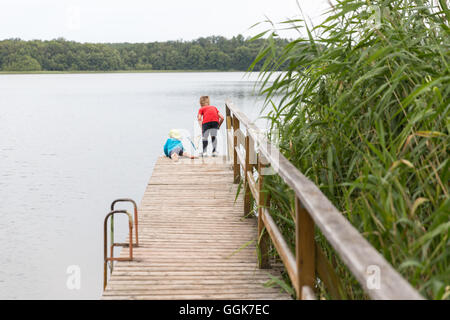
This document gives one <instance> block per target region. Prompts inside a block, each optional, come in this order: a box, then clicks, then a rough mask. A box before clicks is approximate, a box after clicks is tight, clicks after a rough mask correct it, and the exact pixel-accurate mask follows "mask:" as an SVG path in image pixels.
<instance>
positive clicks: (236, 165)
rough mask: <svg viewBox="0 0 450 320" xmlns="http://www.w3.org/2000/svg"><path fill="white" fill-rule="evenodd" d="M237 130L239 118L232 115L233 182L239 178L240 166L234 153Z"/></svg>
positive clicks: (236, 181)
mask: <svg viewBox="0 0 450 320" xmlns="http://www.w3.org/2000/svg"><path fill="white" fill-rule="evenodd" d="M237 130H239V120H238V118H237V117H236V116H234V115H233V151H234V152H233V172H234V183H239V181H240V180H241V166H240V165H239V162H238V155H237V153H236V147H237V146H238V137H237V135H236V131H237Z"/></svg>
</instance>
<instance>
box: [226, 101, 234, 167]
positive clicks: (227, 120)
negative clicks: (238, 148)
mask: <svg viewBox="0 0 450 320" xmlns="http://www.w3.org/2000/svg"><path fill="white" fill-rule="evenodd" d="M225 112H226V115H225V117H226V120H225V121H226V126H227V127H226V129H227V148H228V150H227V153H228V160H230V159H231V155H232V153H233V151H232V150H231V145H232V143H233V142H232V141H230V138H229V133H230V132H231V128H232V123H231V111H230V108H228V105H226V104H225Z"/></svg>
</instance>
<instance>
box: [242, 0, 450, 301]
mask: <svg viewBox="0 0 450 320" xmlns="http://www.w3.org/2000/svg"><path fill="white" fill-rule="evenodd" d="M326 16H327V18H326V20H325V21H324V22H323V23H322V24H320V25H318V26H311V25H310V24H309V23H307V22H305V21H304V20H303V19H295V20H294V19H293V20H289V21H283V22H282V23H280V25H281V26H282V27H279V28H277V27H276V26H277V25H275V24H272V25H271V27H270V29H269V30H267V31H266V32H264V33H261V34H259V35H258V36H256V37H255V39H257V38H261V37H263V36H267V38H266V41H265V45H264V47H263V48H262V49H261V52H260V54H259V55H258V57H257V58H256V60H255V63H256V62H258V61H261V60H262V61H264V65H263V68H262V70H261V72H260V80H261V81H262V85H261V88H260V93H261V94H263V95H264V96H265V97H266V104H265V107H266V108H269V110H268V115H267V118H268V120H269V124H270V133H269V137H270V138H271V139H272V140H273V141H277V143H278V144H279V148H280V150H281V151H282V152H283V154H284V155H285V156H286V157H287V158H288V159H289V160H290V161H291V162H292V163H293V164H295V165H296V166H297V168H298V169H299V170H300V171H302V172H303V173H304V174H305V175H306V176H308V177H309V178H310V179H311V180H312V181H313V182H315V183H316V184H317V185H318V186H319V187H320V189H321V190H322V192H323V193H324V194H325V195H326V196H327V197H328V198H329V199H330V200H331V201H332V202H333V204H334V205H335V206H336V207H337V208H338V209H339V210H340V211H341V212H342V213H343V214H344V215H345V216H346V217H347V218H348V220H349V221H350V222H351V223H352V224H353V226H355V227H356V228H357V229H358V230H359V231H360V233H361V234H362V235H363V236H364V237H365V238H367V240H368V241H369V242H370V243H371V244H372V245H373V246H374V247H375V248H376V249H377V250H378V251H379V252H380V253H381V254H382V255H383V256H384V257H385V258H386V259H387V260H388V261H389V262H390V263H391V264H392V265H393V266H394V268H395V269H396V270H398V271H399V272H400V273H401V274H402V275H403V276H404V277H405V278H406V279H407V280H408V281H409V282H410V283H411V284H412V285H413V286H414V287H415V288H417V290H419V292H420V293H421V294H422V295H424V297H426V298H432V299H448V298H449V297H450V268H449V265H450V259H449V258H450V257H449V256H450V250H449V249H450V240H449V236H448V235H449V227H450V222H449V220H450V219H449V217H450V200H449V178H450V174H449V129H450V121H449V119H450V115H449V108H450V72H449V61H450V28H449V19H450V11H449V8H448V5H447V4H446V1H445V0H440V1H431V0H378V1H363V0H342V1H338V3H337V4H336V5H334V6H333V7H330V10H329V12H327V14H326ZM283 28H284V29H295V30H298V31H299V34H303V35H305V36H301V37H299V38H298V39H295V40H292V41H291V42H290V43H288V44H287V45H286V46H285V47H284V48H283V50H281V51H280V50H278V49H277V48H276V47H275V41H274V40H275V39H277V38H278V37H279V36H278V34H279V33H282V30H281V29H283ZM280 68H282V69H283V70H286V72H284V73H282V74H278V73H276V71H277V70H279V69H280ZM251 69H252V67H250V70H251ZM275 96H277V99H276V100H277V101H278V100H279V98H281V100H280V102H279V103H278V102H277V103H273V102H272V101H273V100H272V98H274V97H275ZM267 181H268V183H267V184H266V187H267V188H268V189H270V191H271V194H272V200H273V204H272V206H271V213H272V215H273V217H274V219H276V221H277V223H278V224H279V226H280V227H281V230H282V232H283V234H284V236H285V237H286V239H287V240H288V241H289V242H290V244H291V245H292V246H293V245H294V241H295V236H294V220H293V212H294V211H293V210H294V201H293V194H292V192H287V191H288V188H287V186H286V185H285V184H284V183H283V182H282V181H281V179H280V178H279V177H276V176H274V177H271V178H270V179H267ZM316 240H317V242H318V243H319V244H320V245H321V247H322V248H323V249H324V251H325V252H326V253H327V255H328V256H329V258H330V259H331V260H334V258H332V257H333V256H334V254H333V250H332V248H331V247H330V246H329V245H328V244H327V242H326V239H325V238H324V237H323V236H322V235H321V234H320V232H319V231H318V230H317V235H316ZM333 263H334V265H335V268H336V270H337V272H338V274H339V277H340V278H341V279H342V281H343V283H344V287H345V288H344V289H345V296H346V297H347V298H366V296H365V295H364V294H363V292H362V290H361V288H360V286H359V285H358V284H357V282H356V280H355V279H354V278H353V277H352V276H351V274H350V273H349V271H348V270H347V269H346V268H345V266H344V265H343V263H342V262H341V261H339V259H337V260H335V261H333ZM286 279H287V278H286V277H285V280H286ZM286 282H288V281H286ZM316 290H317V291H318V293H319V294H320V296H321V297H324V298H325V297H328V296H327V294H326V293H325V292H324V290H323V287H322V284H321V283H320V281H319V282H318V283H317V288H316Z"/></svg>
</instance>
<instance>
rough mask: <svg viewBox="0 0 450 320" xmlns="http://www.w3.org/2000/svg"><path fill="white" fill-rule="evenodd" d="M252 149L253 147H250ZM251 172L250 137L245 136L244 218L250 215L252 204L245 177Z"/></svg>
mask: <svg viewBox="0 0 450 320" xmlns="http://www.w3.org/2000/svg"><path fill="white" fill-rule="evenodd" d="M252 148H253V146H252ZM252 172H253V167H252V165H251V164H250V136H249V135H248V134H247V136H246V137H245V168H244V181H245V183H244V216H247V215H248V214H249V213H250V208H251V204H252V199H251V192H250V186H249V185H248V177H247V175H248V174H249V173H250V174H251V173H252Z"/></svg>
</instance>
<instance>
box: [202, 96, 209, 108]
mask: <svg viewBox="0 0 450 320" xmlns="http://www.w3.org/2000/svg"><path fill="white" fill-rule="evenodd" d="M209 103H210V102H209V97H208V96H201V97H200V105H201V106H202V107H203V106H208V105H209Z"/></svg>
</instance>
